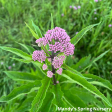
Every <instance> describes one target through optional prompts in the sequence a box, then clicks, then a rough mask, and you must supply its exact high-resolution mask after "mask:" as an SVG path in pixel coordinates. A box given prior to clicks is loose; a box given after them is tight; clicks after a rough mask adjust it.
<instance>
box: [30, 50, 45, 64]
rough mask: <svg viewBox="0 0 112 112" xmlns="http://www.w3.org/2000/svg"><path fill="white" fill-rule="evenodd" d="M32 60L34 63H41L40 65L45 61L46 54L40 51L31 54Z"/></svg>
mask: <svg viewBox="0 0 112 112" xmlns="http://www.w3.org/2000/svg"><path fill="white" fill-rule="evenodd" d="M32 59H33V60H34V61H36V60H37V61H39V62H40V61H41V63H42V61H45V59H46V54H45V52H44V51H43V50H41V51H39V50H36V51H34V52H33V55H32Z"/></svg>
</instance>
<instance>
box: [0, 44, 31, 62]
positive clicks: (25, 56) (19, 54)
mask: <svg viewBox="0 0 112 112" xmlns="http://www.w3.org/2000/svg"><path fill="white" fill-rule="evenodd" d="M0 48H1V49H3V50H6V51H10V52H12V53H14V54H16V55H18V56H20V57H22V58H24V59H26V60H32V57H31V56H30V55H28V54H27V53H25V52H23V51H21V50H19V49H16V48H10V47H2V46H0Z"/></svg>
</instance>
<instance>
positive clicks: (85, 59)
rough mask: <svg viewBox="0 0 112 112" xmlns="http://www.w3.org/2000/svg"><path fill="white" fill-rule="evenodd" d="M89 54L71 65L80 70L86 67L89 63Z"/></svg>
mask: <svg viewBox="0 0 112 112" xmlns="http://www.w3.org/2000/svg"><path fill="white" fill-rule="evenodd" d="M90 59H91V56H86V57H83V58H82V59H81V60H80V61H79V62H78V63H76V64H74V65H73V66H71V67H72V68H74V69H75V70H77V71H82V70H83V69H84V68H86V67H87V66H88V65H89V64H90Z"/></svg>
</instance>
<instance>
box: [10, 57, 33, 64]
mask: <svg viewBox="0 0 112 112" xmlns="http://www.w3.org/2000/svg"><path fill="white" fill-rule="evenodd" d="M10 58H12V59H14V60H16V61H20V62H23V63H30V62H32V60H25V59H19V58H13V57H10Z"/></svg>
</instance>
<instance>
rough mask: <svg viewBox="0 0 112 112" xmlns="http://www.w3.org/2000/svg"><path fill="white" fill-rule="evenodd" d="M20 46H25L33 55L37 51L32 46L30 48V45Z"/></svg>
mask: <svg viewBox="0 0 112 112" xmlns="http://www.w3.org/2000/svg"><path fill="white" fill-rule="evenodd" d="M18 44H20V45H21V46H23V47H24V48H25V49H26V50H27V51H28V52H29V53H30V54H31V55H32V54H33V52H34V51H35V49H34V48H33V47H31V46H28V45H25V44H22V43H18Z"/></svg>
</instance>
